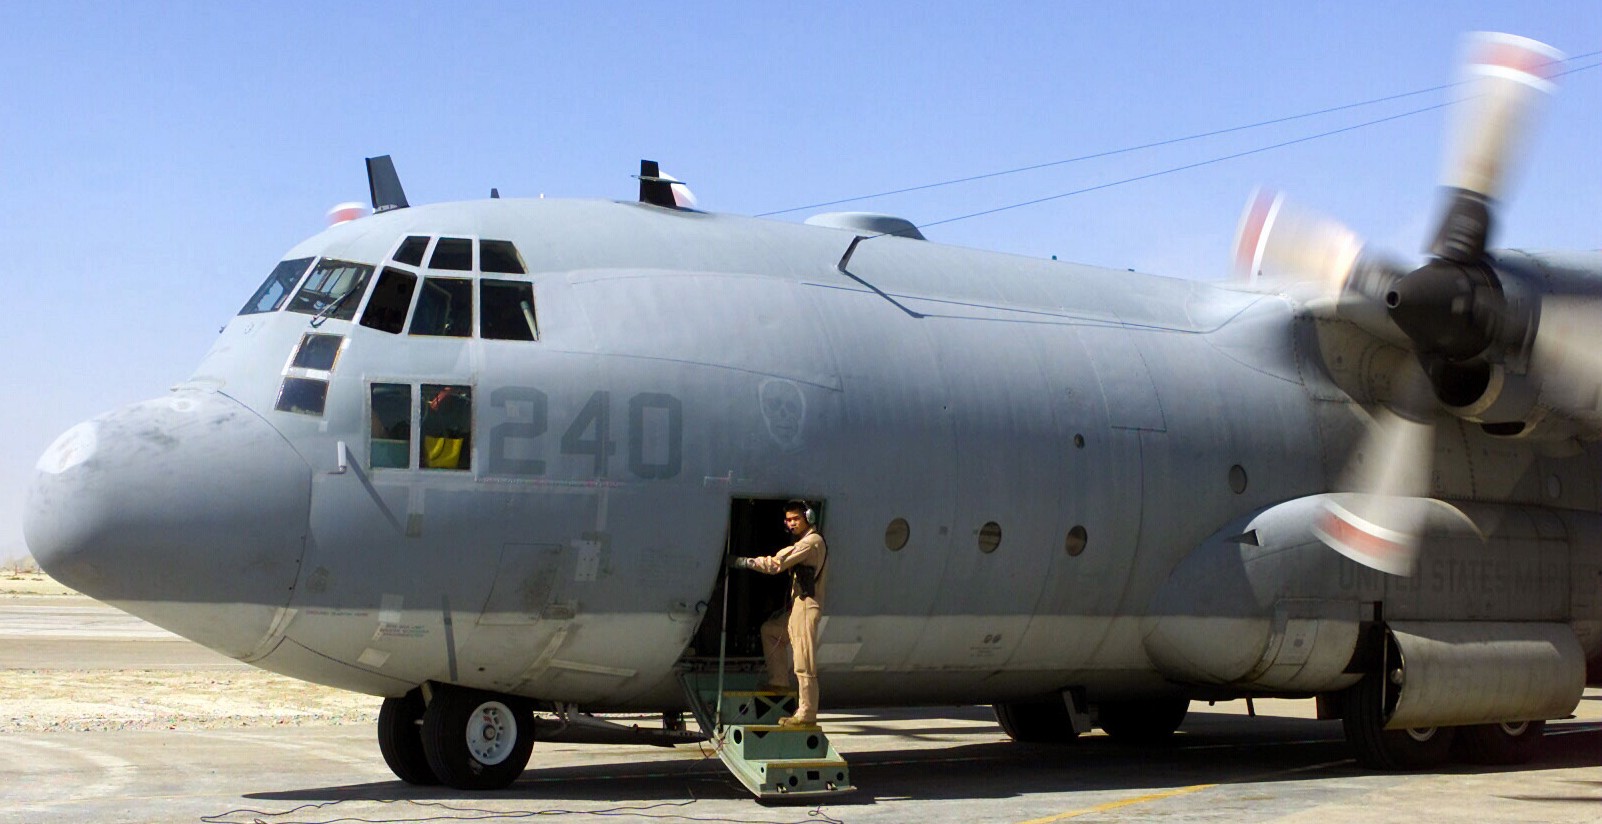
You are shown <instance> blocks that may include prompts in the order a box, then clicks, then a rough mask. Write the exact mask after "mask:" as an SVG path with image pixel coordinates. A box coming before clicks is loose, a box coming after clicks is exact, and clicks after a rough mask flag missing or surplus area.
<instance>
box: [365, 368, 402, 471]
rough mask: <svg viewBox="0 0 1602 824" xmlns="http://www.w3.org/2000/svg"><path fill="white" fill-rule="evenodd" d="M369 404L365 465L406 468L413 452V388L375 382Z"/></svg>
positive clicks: (400, 384) (380, 467) (383, 467)
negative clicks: (369, 417)
mask: <svg viewBox="0 0 1602 824" xmlns="http://www.w3.org/2000/svg"><path fill="white" fill-rule="evenodd" d="M372 402H373V408H372V414H371V418H372V436H371V439H370V440H369V441H368V463H369V464H370V465H371V466H372V468H373V469H405V468H407V467H408V466H410V465H411V453H412V446H411V445H412V387H411V386H410V385H408V384H404V383H375V384H373V389H372Z"/></svg>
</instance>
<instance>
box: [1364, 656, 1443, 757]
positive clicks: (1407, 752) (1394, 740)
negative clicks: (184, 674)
mask: <svg viewBox="0 0 1602 824" xmlns="http://www.w3.org/2000/svg"><path fill="white" fill-rule="evenodd" d="M1379 679H1380V676H1378V675H1376V674H1369V675H1365V676H1363V680H1362V681H1359V682H1358V683H1357V686H1354V687H1352V688H1351V689H1348V690H1346V691H1345V692H1344V693H1341V726H1342V728H1343V729H1345V731H1346V743H1348V744H1350V745H1351V747H1352V754H1353V755H1356V756H1357V763H1359V764H1362V765H1363V766H1365V767H1367V768H1369V769H1371V770H1387V771H1397V770H1424V769H1429V768H1431V767H1438V766H1440V765H1441V764H1444V763H1446V760H1447V759H1448V758H1449V757H1451V755H1452V737H1453V731H1454V729H1455V728H1453V727H1420V728H1417V729H1408V730H1387V729H1385V711H1384V700H1385V697H1384V693H1383V692H1382V691H1381V689H1380V683H1379Z"/></svg>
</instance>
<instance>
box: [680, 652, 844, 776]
mask: <svg viewBox="0 0 1602 824" xmlns="http://www.w3.org/2000/svg"><path fill="white" fill-rule="evenodd" d="M762 680H763V679H762V677H761V676H760V675H758V674H755V673H739V672H734V673H725V674H724V676H723V693H722V696H721V697H722V701H721V702H720V701H719V700H718V699H719V694H718V674H717V673H716V672H685V673H683V681H684V686H685V691H686V692H687V693H688V694H689V696H690V698H691V704H692V707H693V708H694V710H695V718H696V721H697V723H699V724H700V725H701V729H702V730H705V731H708V737H709V738H711V740H712V742H713V744H714V745H715V746H716V747H717V751H718V757H719V758H721V759H722V760H723V764H724V766H726V767H728V768H729V772H731V773H733V774H734V777H735V778H738V779H740V783H741V784H744V785H745V788H746V789H748V790H750V791H751V793H752V794H753V795H755V796H756V797H757V798H761V799H764V800H778V799H794V800H797V801H799V800H803V799H805V800H816V799H818V798H821V797H828V796H833V795H840V794H843V793H848V792H851V791H852V790H855V789H856V787H853V786H851V768H850V766H849V765H847V764H846V761H845V759H844V758H841V757H840V754H839V753H837V752H835V750H834V746H833V745H832V744H830V743H829V737H828V736H827V735H825V734H824V732H823V728H822V727H819V726H817V725H809V726H804V727H781V726H779V719H780V718H782V717H784V716H786V715H790V714H792V713H794V712H795V701H796V698H795V693H793V692H779V691H777V690H768V689H760V688H759V687H760V686H761V682H762Z"/></svg>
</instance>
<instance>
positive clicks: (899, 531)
mask: <svg viewBox="0 0 1602 824" xmlns="http://www.w3.org/2000/svg"><path fill="white" fill-rule="evenodd" d="M910 537H912V527H910V526H908V525H907V519H906V518H897V519H895V520H894V521H891V522H890V525H889V526H887V527H885V528H884V546H885V549H888V550H890V551H891V552H896V551H899V550H900V549H901V548H902V547H904V546H906V545H907V539H908V538H910Z"/></svg>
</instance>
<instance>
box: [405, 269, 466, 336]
mask: <svg viewBox="0 0 1602 824" xmlns="http://www.w3.org/2000/svg"><path fill="white" fill-rule="evenodd" d="M408 331H409V332H411V334H413V335H438V336H444V337H453V338H465V337H468V336H470V335H472V334H473V282H472V281H471V280H467V279H465V278H423V293H422V294H421V295H419V296H418V298H417V311H416V312H414V313H413V314H412V325H411V328H410V329H409V330H408Z"/></svg>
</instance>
